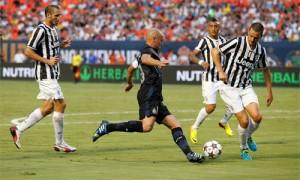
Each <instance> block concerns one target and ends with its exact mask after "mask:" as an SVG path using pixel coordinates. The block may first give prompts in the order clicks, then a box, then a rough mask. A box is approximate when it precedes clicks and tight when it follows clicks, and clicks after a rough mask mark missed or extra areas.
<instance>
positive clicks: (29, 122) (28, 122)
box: [17, 108, 43, 132]
mask: <svg viewBox="0 0 300 180" xmlns="http://www.w3.org/2000/svg"><path fill="white" fill-rule="evenodd" d="M42 118H43V115H42V112H41V110H40V108H37V109H35V110H34V111H33V112H32V113H31V114H30V115H29V116H28V117H27V119H25V120H24V121H23V122H21V123H20V124H18V125H17V129H18V130H19V131H20V132H24V131H25V130H26V129H28V128H30V127H32V126H33V125H34V124H36V123H37V122H39V121H40V120H41V119H42Z"/></svg>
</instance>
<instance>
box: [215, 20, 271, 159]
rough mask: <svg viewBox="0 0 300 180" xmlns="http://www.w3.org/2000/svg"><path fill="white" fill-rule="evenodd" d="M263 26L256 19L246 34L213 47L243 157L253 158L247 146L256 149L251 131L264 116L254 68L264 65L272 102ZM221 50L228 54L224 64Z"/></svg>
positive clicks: (268, 104)
mask: <svg viewBox="0 0 300 180" xmlns="http://www.w3.org/2000/svg"><path fill="white" fill-rule="evenodd" d="M263 30H264V27H263V25H262V24H261V23H253V24H252V25H251V26H250V28H249V30H248V35H247V36H242V37H237V38H234V39H232V40H230V41H227V42H226V43H224V44H222V45H220V46H219V48H214V49H213V50H212V56H213V60H214V63H215V65H216V68H217V70H218V73H219V78H220V79H221V80H222V81H224V83H221V84H220V95H221V98H222V99H223V101H224V102H225V103H226V104H228V105H229V106H230V108H231V109H232V112H233V113H234V114H235V116H236V117H237V119H238V121H239V126H238V131H239V135H240V149H241V154H240V155H241V158H242V159H244V160H252V157H251V156H250V154H249V151H248V149H250V150H251V151H256V150H257V147H256V143H255V142H254V141H253V139H252V134H253V133H254V131H256V130H257V128H258V126H259V124H260V122H261V120H262V115H261V113H260V111H259V102H258V98H257V95H256V93H255V92H254V89H253V88H252V80H251V74H252V72H253V70H254V69H256V68H262V69H263V74H264V79H265V83H266V88H267V98H266V100H267V106H270V105H271V103H272V101H273V93H272V81H271V75H270V70H269V68H268V67H267V64H266V52H265V48H263V47H262V46H261V45H260V43H259V42H258V41H259V40H260V39H261V37H262V35H263ZM221 54H223V55H225V57H226V58H225V63H224V64H223V66H222V64H221ZM248 114H249V117H248Z"/></svg>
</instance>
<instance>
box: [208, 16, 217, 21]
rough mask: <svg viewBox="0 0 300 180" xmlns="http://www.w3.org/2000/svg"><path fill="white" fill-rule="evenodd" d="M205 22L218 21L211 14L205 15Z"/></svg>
mask: <svg viewBox="0 0 300 180" xmlns="http://www.w3.org/2000/svg"><path fill="white" fill-rule="evenodd" d="M207 22H218V19H217V18H215V17H212V16H208V17H207Z"/></svg>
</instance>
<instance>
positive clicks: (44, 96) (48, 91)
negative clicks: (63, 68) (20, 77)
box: [37, 79, 64, 100]
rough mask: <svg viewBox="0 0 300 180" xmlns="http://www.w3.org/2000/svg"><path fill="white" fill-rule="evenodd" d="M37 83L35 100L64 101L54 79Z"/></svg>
mask: <svg viewBox="0 0 300 180" xmlns="http://www.w3.org/2000/svg"><path fill="white" fill-rule="evenodd" d="M37 82H38V84H39V88H40V92H39V94H38V95H37V99H41V100H49V99H64V95H63V93H62V90H61V88H60V86H59V84H58V81H57V80H56V79H44V80H41V81H37Z"/></svg>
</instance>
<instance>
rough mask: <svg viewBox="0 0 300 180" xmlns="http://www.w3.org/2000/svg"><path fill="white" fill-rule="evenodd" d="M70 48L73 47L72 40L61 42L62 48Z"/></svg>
mask: <svg viewBox="0 0 300 180" xmlns="http://www.w3.org/2000/svg"><path fill="white" fill-rule="evenodd" d="M70 46H71V39H70V38H68V39H64V40H63V41H62V42H61V47H63V48H67V47H70Z"/></svg>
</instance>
